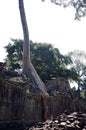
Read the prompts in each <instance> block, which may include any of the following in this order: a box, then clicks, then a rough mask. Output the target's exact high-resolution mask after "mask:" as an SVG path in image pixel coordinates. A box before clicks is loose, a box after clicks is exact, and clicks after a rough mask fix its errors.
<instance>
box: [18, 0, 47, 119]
mask: <svg viewBox="0 0 86 130" xmlns="http://www.w3.org/2000/svg"><path fill="white" fill-rule="evenodd" d="M19 10H20V17H21V23H22V28H23V35H24V43H23V74H24V75H26V77H28V78H30V81H31V82H32V84H33V85H34V86H36V87H38V88H39V89H40V93H41V95H42V98H43V107H44V109H45V112H44V119H45V120H46V119H47V99H48V93H47V89H46V86H45V84H44V83H43V82H42V80H41V79H40V77H39V76H38V74H37V72H36V70H35V69H34V67H33V65H32V64H31V61H30V39H29V30H28V26H27V20H26V15H25V9H24V3H23V0H19Z"/></svg>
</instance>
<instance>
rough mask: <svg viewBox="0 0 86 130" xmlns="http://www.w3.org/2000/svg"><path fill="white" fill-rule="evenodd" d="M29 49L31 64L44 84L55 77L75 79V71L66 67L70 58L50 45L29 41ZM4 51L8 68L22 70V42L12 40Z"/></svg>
mask: <svg viewBox="0 0 86 130" xmlns="http://www.w3.org/2000/svg"><path fill="white" fill-rule="evenodd" d="M30 48H31V62H32V63H33V65H34V67H35V69H36V71H37V73H38V74H39V76H40V77H41V79H42V80H43V81H44V82H45V81H46V80H50V79H52V78H57V77H65V78H66V79H70V78H71V79H73V80H76V79H77V74H76V72H75V70H74V69H73V68H72V69H71V70H70V69H68V68H67V65H69V64H70V63H71V62H72V61H71V58H70V57H69V56H66V55H62V54H61V53H60V52H59V50H58V49H57V48H54V47H53V46H52V45H51V44H48V43H33V42H32V41H30ZM5 49H6V52H7V58H6V62H7V65H8V68H9V69H13V70H18V69H22V53H23V40H17V39H15V40H14V39H12V40H11V42H10V43H9V44H8V45H7V46H6V47H5Z"/></svg>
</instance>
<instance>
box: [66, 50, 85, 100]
mask: <svg viewBox="0 0 86 130" xmlns="http://www.w3.org/2000/svg"><path fill="white" fill-rule="evenodd" d="M68 55H69V56H71V59H72V61H73V64H72V65H71V66H72V67H73V68H75V70H76V72H77V74H78V75H79V78H78V80H77V84H78V98H80V89H81V88H82V86H83V85H85V84H84V83H85V82H84V81H85V80H84V79H85V77H86V54H85V52H84V51H79V50H75V51H73V52H70V53H69V54H68Z"/></svg>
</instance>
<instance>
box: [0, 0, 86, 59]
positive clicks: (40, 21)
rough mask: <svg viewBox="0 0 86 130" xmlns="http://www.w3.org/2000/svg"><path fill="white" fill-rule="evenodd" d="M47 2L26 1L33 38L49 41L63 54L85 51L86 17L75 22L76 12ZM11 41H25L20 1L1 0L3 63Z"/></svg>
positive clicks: (0, 47) (0, 44)
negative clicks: (6, 49) (17, 39)
mask: <svg viewBox="0 0 86 130" xmlns="http://www.w3.org/2000/svg"><path fill="white" fill-rule="evenodd" d="M49 1H50V0H46V2H41V0H24V2H25V9H26V14H27V15H26V16H27V21H28V27H29V31H30V39H31V40H32V41H34V42H35V41H37V42H48V43H52V44H53V45H55V47H57V48H59V50H60V52H61V53H62V54H65V53H68V52H69V51H73V50H76V49H79V50H84V51H85V42H86V18H83V19H82V20H81V21H80V22H77V21H74V12H75V11H74V9H73V8H67V9H63V8H62V7H59V6H56V5H54V4H52V3H50V2H49ZM10 38H21V39H23V34H22V27H21V21H20V15H19V9H18V0H0V53H1V54H0V61H2V60H3V59H4V58H5V55H6V53H5V49H3V47H4V46H6V45H7V44H8V43H9V41H10Z"/></svg>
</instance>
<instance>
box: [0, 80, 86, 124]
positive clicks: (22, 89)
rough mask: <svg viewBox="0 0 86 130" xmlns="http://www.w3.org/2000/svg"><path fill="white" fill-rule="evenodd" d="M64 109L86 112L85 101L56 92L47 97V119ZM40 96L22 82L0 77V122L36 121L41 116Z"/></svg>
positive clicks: (40, 118)
mask: <svg viewBox="0 0 86 130" xmlns="http://www.w3.org/2000/svg"><path fill="white" fill-rule="evenodd" d="M65 110H69V111H71V112H72V111H80V112H86V103H84V102H82V101H73V100H71V98H70V97H68V96H67V95H65V94H61V93H57V95H55V96H49V98H48V116H47V117H48V119H52V118H56V117H57V116H58V115H59V114H61V113H63V112H64V111H65ZM42 114H43V108H42V98H41V96H40V95H35V94H32V93H30V92H29V91H28V86H27V84H26V83H23V82H15V81H14V82H13V81H11V80H7V79H0V123H1V122H3V121H5V122H6V121H7V122H12V121H16V122H18V121H19V122H28V123H33V122H38V121H42V119H43V117H42Z"/></svg>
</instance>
